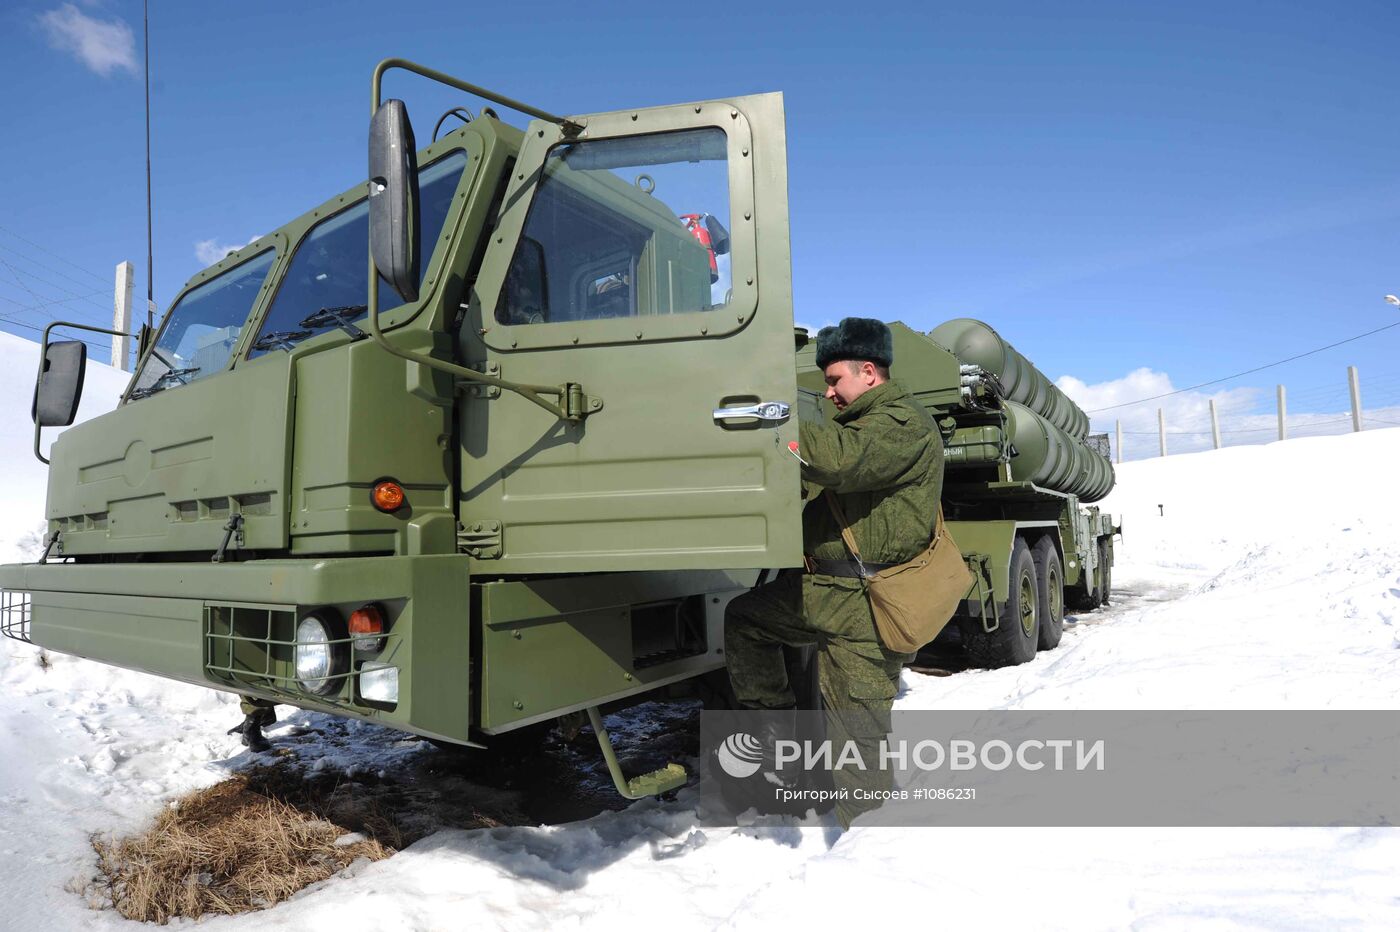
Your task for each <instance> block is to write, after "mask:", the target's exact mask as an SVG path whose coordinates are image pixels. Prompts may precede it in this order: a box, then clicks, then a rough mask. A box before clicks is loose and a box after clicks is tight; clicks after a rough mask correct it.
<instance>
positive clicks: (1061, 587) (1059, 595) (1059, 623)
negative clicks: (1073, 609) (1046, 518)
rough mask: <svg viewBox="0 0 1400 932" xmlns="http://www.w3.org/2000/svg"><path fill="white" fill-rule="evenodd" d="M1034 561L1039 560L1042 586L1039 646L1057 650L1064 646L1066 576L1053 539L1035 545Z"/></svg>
mask: <svg viewBox="0 0 1400 932" xmlns="http://www.w3.org/2000/svg"><path fill="white" fill-rule="evenodd" d="M1031 557H1032V558H1033V559H1034V560H1035V575H1036V581H1037V582H1038V583H1039V591H1038V592H1037V599H1038V601H1039V602H1040V606H1039V608H1040V634H1039V637H1038V641H1037V646H1038V647H1039V648H1040V649H1041V650H1054V649H1055V648H1056V647H1058V646H1059V644H1060V635H1061V634H1062V633H1063V632H1064V627H1065V572H1064V569H1063V568H1062V566H1061V563H1060V552H1059V550H1058V549H1057V548H1056V547H1055V541H1054V540H1053V539H1052V538H1051V537H1050V536H1049V535H1046V536H1044V537H1042V538H1041V539H1040V540H1038V541H1036V542H1035V546H1034V547H1032V548H1031Z"/></svg>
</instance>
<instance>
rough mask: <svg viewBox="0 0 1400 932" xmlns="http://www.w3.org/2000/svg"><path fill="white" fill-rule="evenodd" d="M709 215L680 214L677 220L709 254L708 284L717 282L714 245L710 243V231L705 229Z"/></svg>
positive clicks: (717, 273) (717, 268) (717, 265)
mask: <svg viewBox="0 0 1400 932" xmlns="http://www.w3.org/2000/svg"><path fill="white" fill-rule="evenodd" d="M709 216H710V215H709V214H681V215H680V217H679V218H678V219H679V220H680V222H681V223H683V224H685V228H686V230H688V231H689V232H690V235H691V236H693V237H695V240H696V242H698V243H699V244H700V245H701V246H704V247H705V251H706V252H708V253H709V254H710V284H712V285H713V284H714V283H715V282H717V281H719V263H718V262H716V261H715V247H714V243H712V242H711V241H710V231H709V229H708V228H707V227H706V224H705V221H706V220H707V219H708V218H709Z"/></svg>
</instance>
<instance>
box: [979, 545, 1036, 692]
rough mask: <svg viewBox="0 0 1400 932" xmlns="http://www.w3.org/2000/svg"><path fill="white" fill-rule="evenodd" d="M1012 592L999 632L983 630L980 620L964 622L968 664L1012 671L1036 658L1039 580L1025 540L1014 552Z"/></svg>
mask: <svg viewBox="0 0 1400 932" xmlns="http://www.w3.org/2000/svg"><path fill="white" fill-rule="evenodd" d="M1007 575H1008V576H1009V577H1010V578H1009V580H1008V582H1009V583H1010V592H1009V594H1008V596H1007V600H1006V608H1005V609H1004V610H1003V611H1002V613H1001V618H1000V621H999V622H998V624H997V626H996V629H995V630H994V631H991V632H987V631H984V630H982V621H981V619H980V618H972V619H964V620H963V622H962V624H961V631H962V637H963V646H964V648H965V649H966V650H967V657H968V660H970V661H971V662H972V664H973V665H974V666H979V667H989V668H996V667H1009V666H1014V665H1016V664H1019V663H1025V662H1026V661H1028V660H1031V659H1032V658H1034V657H1035V652H1036V649H1037V646H1038V645H1039V641H1040V580H1039V577H1038V576H1037V575H1036V571H1035V557H1034V556H1032V555H1031V548H1030V547H1029V546H1027V544H1026V542H1025V540H1024V539H1022V538H1020V537H1018V538H1016V543H1015V544H1014V545H1013V546H1012V548H1011V566H1010V570H1009V572H1008V574H1007Z"/></svg>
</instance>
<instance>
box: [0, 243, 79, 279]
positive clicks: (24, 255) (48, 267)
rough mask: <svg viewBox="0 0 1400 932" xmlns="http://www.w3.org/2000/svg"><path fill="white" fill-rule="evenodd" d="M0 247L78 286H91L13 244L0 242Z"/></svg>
mask: <svg viewBox="0 0 1400 932" xmlns="http://www.w3.org/2000/svg"><path fill="white" fill-rule="evenodd" d="M0 249H3V250H5V251H6V252H8V253H11V254H12V255H15V256H17V257H19V258H20V259H22V260H24V261H25V262H28V263H31V264H33V265H37V266H38V267H39V268H41V269H43V270H44V271H46V272H51V273H53V274H54V275H57V276H58V277H59V278H64V279H67V280H68V281H70V282H72V283H73V284H75V285H77V286H78V287H79V288H91V287H92V285H91V284H90V283H89V282H84V281H79V280H78V279H76V278H74V277H73V276H71V275H69V274H68V273H67V272H64V271H63V270H62V269H56V268H54V267H53V266H51V265H45V264H44V263H42V262H40V261H39V260H38V259H35V258H34V257H33V256H31V255H28V254H27V253H25V252H23V251H21V250H18V249H16V248H14V247H13V246H6V245H5V244H4V243H0ZM26 274H30V273H26ZM88 274H90V275H91V274H92V273H88ZM34 277H35V278H38V276H37V275H36V276H34ZM93 277H94V278H95V277H96V276H95V275H94V276H93ZM55 287H58V286H55Z"/></svg>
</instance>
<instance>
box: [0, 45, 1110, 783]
mask: <svg viewBox="0 0 1400 932" xmlns="http://www.w3.org/2000/svg"><path fill="white" fill-rule="evenodd" d="M392 69H401V70H405V71H409V72H414V73H417V74H419V75H422V76H424V77H427V78H429V79H432V80H435V81H439V82H441V83H443V84H446V85H448V86H450V87H453V88H456V89H459V90H461V91H465V92H467V93H471V94H474V95H476V96H479V97H481V98H484V99H486V100H489V101H491V102H492V103H494V104H497V105H499V106H502V107H508V108H511V109H514V110H516V111H519V112H523V113H525V114H526V115H528V116H530V117H531V118H532V119H531V120H530V122H529V123H528V125H527V126H526V127H525V128H524V129H523V130H522V129H518V128H515V127H513V126H511V125H508V124H507V123H505V122H503V121H502V120H500V119H499V118H498V117H497V116H496V114H495V113H494V112H493V111H492V110H491V109H490V108H489V107H488V108H486V109H485V110H483V111H482V113H481V114H480V115H478V116H476V117H474V118H471V119H470V120H469V121H467V122H465V123H464V125H460V126H457V127H454V128H452V129H451V130H450V131H449V132H448V133H447V134H446V135H444V136H443V137H442V138H441V139H434V141H432V143H431V144H430V145H428V146H426V147H425V148H422V149H421V150H419V149H418V148H417V146H416V143H415V141H414V139H413V135H412V131H411V129H410V124H409V122H408V119H407V114H406V112H405V110H404V108H403V105H402V103H401V102H399V101H395V100H390V101H387V102H385V103H384V104H383V105H382V106H381V105H380V89H381V83H382V78H383V75H384V74H385V73H386V72H388V71H390V70H392ZM371 103H372V108H371V112H372V120H371V132H370V173H369V177H370V182H369V184H368V185H367V186H366V185H357V186H356V187H355V188H353V189H351V190H349V191H346V192H345V193H343V194H340V195H337V196H335V197H332V198H331V199H330V200H328V201H326V202H324V203H322V204H320V205H319V206H317V207H315V208H314V209H312V210H311V211H309V212H307V213H306V214H303V215H302V216H301V217H298V218H297V219H295V220H293V221H291V222H290V223H287V224H286V225H284V226H282V227H281V228H279V229H277V230H275V231H274V232H272V233H269V234H267V235H266V236H263V237H260V238H259V239H257V240H255V241H254V242H252V243H250V244H249V245H247V246H245V247H244V248H242V249H240V250H239V251H238V252H236V253H233V254H231V255H229V256H228V257H226V258H225V259H223V260H222V261H220V262H218V263H216V264H215V265H213V266H212V267H210V268H208V269H206V270H204V271H203V272H200V273H199V274H198V275H196V276H195V277H194V278H193V279H191V280H190V282H189V283H188V284H187V285H186V286H185V288H184V289H183V290H182V291H181V293H180V294H179V295H178V296H177V297H176V299H175V301H174V302H173V304H172V305H171V308H170V310H169V311H168V312H167V314H166V315H165V317H164V319H163V321H162V322H161V324H160V326H159V328H158V329H157V330H155V331H154V332H143V334H142V340H141V352H140V357H139V362H138V364H137V367H136V372H135V375H134V377H133V379H132V381H131V383H130V385H129V386H128V388H127V390H126V392H125V394H124V396H123V398H122V399H121V402H120V404H119V405H118V407H117V408H116V410H114V411H112V412H110V413H108V414H106V415H103V416H101V417H97V418H94V419H92V420H90V421H87V422H85V423H83V424H81V425H78V426H75V427H72V428H71V429H69V430H67V431H66V432H64V433H63V434H62V435H61V436H59V437H58V438H57V439H56V440H55V442H54V443H53V445H52V449H51V451H50V455H51V459H52V462H51V466H50V474H49V488H48V500H47V510H46V516H47V519H48V524H49V537H48V547H47V549H46V551H45V553H44V556H43V557H42V558H41V559H40V560H39V561H38V562H36V563H33V564H22V565H10V566H5V567H0V589H3V592H2V593H0V622H2V623H3V628H4V632H5V633H6V634H8V635H10V636H12V637H18V638H20V639H23V640H28V641H31V642H33V643H35V644H38V645H41V646H43V647H45V648H48V649H51V650H55V651H61V652H66V653H71V654H76V655H79V656H83V657H88V658H91V659H94V660H99V661H102V662H106V663H112V664H116V665H119V666H123V667H129V668H132V669H136V670H143V671H146V672H149V673H154V674H157V675H160V676H166V677H171V678H174V679H178V680H182V681H185V682H189V683H195V684H199V685H204V686H210V687H214V688H221V689H226V690H230V691H235V692H239V693H243V694H247V695H254V696H260V697H263V698H267V699H271V700H274V701H277V702H280V703H288V704H292V705H296V706H300V707H302V708H307V709H316V710H321V711H325V712H331V713H335V714H339V715H345V716H353V717H356V718H361V719H365V720H370V721H375V722H379V723H382V724H385V725H389V726H392V727H395V728H400V729H404V730H406V731H410V732H414V733H417V734H420V735H424V736H427V737H431V738H434V739H438V740H442V741H448V742H455V743H464V744H465V743H474V742H478V741H489V740H490V739H491V738H492V737H493V736H498V735H503V734H505V733H508V732H511V731H515V730H518V729H522V728H524V727H526V726H530V725H533V724H537V723H544V722H549V721H552V720H553V719H555V718H557V717H559V716H562V715H565V714H569V713H576V712H580V711H586V712H587V713H588V714H589V716H590V718H591V719H592V721H593V723H594V725H595V728H596V730H597V732H598V737H599V742H600V744H601V745H602V750H603V752H604V754H605V756H606V757H607V759H608V763H609V766H610V769H611V772H612V774H613V777H614V779H615V782H616V783H617V785H618V788H619V790H620V791H621V792H623V793H624V794H625V795H628V796H637V795H643V794H648V793H656V792H662V791H665V790H667V789H669V788H672V787H674V786H677V785H679V783H680V782H682V781H683V780H684V779H685V775H684V772H683V771H682V770H680V769H679V768H678V767H674V766H673V767H671V768H668V769H665V770H662V771H658V772H657V773H654V774H649V775H646V776H643V777H638V778H634V779H632V780H630V781H629V780H627V779H625V778H624V777H623V775H622V774H621V771H620V770H619V768H618V766H617V762H616V759H615V758H614V757H613V755H612V751H611V747H610V745H609V743H608V739H607V734H606V732H605V731H604V730H603V729H602V726H601V717H600V716H599V714H598V711H597V710H598V708H599V706H600V705H602V704H605V703H612V702H617V701H621V700H627V699H629V698H630V697H635V696H639V695H642V694H644V693H652V692H655V691H657V690H665V689H668V688H670V687H672V686H673V685H675V684H680V683H682V682H685V681H689V680H694V679H696V678H699V677H703V676H705V675H707V674H713V673H715V671H718V670H720V669H721V668H722V667H723V664H724V656H723V631H722V626H723V616H724V609H725V605H726V604H727V602H728V600H729V599H730V598H732V597H733V596H734V595H736V594H737V593H739V592H742V591H744V589H745V588H747V587H748V586H751V585H753V584H754V582H755V580H756V579H757V578H759V574H760V573H761V572H762V571H765V570H770V569H773V568H781V567H795V566H798V565H800V563H801V553H802V540H801V522H800V502H799V500H798V496H797V492H796V490H797V489H798V488H799V487H800V482H799V477H798V464H797V461H796V460H795V459H794V458H793V457H792V456H791V455H790V454H789V451H788V443H789V442H791V441H794V440H796V439H797V425H796V420H795V418H794V417H793V414H794V413H795V412H793V411H792V410H791V406H792V404H793V403H795V402H796V401H797V397H798V388H797V373H796V368H795V367H794V366H793V365H792V364H791V362H790V360H791V358H792V356H791V354H792V353H793V347H794V328H793V312H792V303H791V281H790V257H789V241H788V204H787V155H786V148H785V146H786V141H785V128H784V115H783V105H782V97H781V95H778V94H767V95H759V96H750V97H740V98H734V99H729V100H718V101H706V102H702V103H687V104H682V105H677V106H669V107H656V108H650V109H639V110H627V111H620V112H615V113H598V114H588V115H579V116H572V117H561V116H557V115H554V114H550V113H547V112H545V111H542V110H539V109H537V108H533V107H530V106H528V105H526V104H523V103H521V102H519V101H515V100H511V99H509V98H506V97H503V96H501V95H499V94H495V93H493V92H491V91H489V90H486V89H485V88H481V87H478V86H476V85H472V84H469V83H467V82H464V81H461V80H458V79H456V78H453V77H451V76H448V75H445V74H442V73H440V72H436V71H432V70H431V69H427V68H424V67H422V66H419V65H416V64H413V63H411V62H406V61H403V60H399V59H390V60H388V61H385V62H383V63H381V64H380V66H379V67H378V68H377V69H376V70H375V73H374V76H373V82H372V101H371ZM439 125H441V121H439ZM367 272H368V278H367V274H366V273H367ZM367 285H368V287H367ZM381 307H382V312H381ZM55 326H58V324H55ZM900 339H901V348H900V350H899V351H900V352H901V353H903V352H905V350H904V349H903V344H904V343H905V342H907V341H908V340H909V339H915V340H921V339H922V338H919V337H917V335H913V334H907V333H905V332H904V331H901V334H900ZM924 343H927V341H924ZM921 345H922V344H921ZM928 345H929V346H930V347H931V346H932V344H928ZM949 358H950V359H951V357H949ZM902 359H903V357H901V360H902ZM784 360H789V361H788V362H784ZM82 365H83V350H82V344H80V343H74V342H56V343H50V342H49V340H48V334H47V333H46V334H45V341H44V349H43V354H42V363H41V367H40V374H39V379H38V384H37V386H36V393H35V452H36V454H38V455H40V457H41V458H43V454H42V452H41V446H40V443H39V431H40V429H41V428H42V427H45V426H62V425H67V424H70V423H71V422H72V419H73V412H74V411H75V409H76V404H77V399H78V396H79V395H80V393H81V388H82V384H81V373H82ZM941 371H942V370H940V372H941ZM939 377H940V378H941V377H942V375H940V376H939ZM959 386H961V376H957V377H956V378H955V387H954V390H953V394H954V395H957V396H958V398H962V394H961V393H962V388H961V387H959ZM982 391H983V389H981V388H976V389H974V390H973V394H972V396H971V397H972V398H973V399H974V401H973V402H969V403H968V404H966V405H964V408H965V409H966V410H965V411H964V410H963V409H960V408H958V405H957V403H956V402H957V399H955V398H953V397H951V396H949V397H944V395H946V394H947V393H946V392H944V393H943V394H942V395H940V394H939V393H938V392H937V391H932V390H931V394H929V403H936V404H942V405H944V406H945V407H947V409H948V410H949V411H951V412H952V413H951V414H950V415H949V416H951V417H953V418H955V419H956V418H961V417H970V418H974V419H975V418H976V417H979V416H985V417H991V415H990V414H988V413H987V412H986V411H981V409H980V408H979V407H978V402H976V399H979V398H989V397H990V396H987V395H982V394H978V393H979V392H982ZM934 396H937V398H935V397H934ZM921 397H922V396H921ZM989 405H990V409H991V410H995V408H996V405H995V404H991V403H990V402H989ZM979 411H981V414H980V415H979V413H978V412H979ZM959 412H961V413H959ZM969 423H971V422H969ZM959 429H961V428H959ZM968 429H972V428H971V427H969V428H968ZM955 436H956V435H955ZM1003 452H1005V451H1003ZM978 457H981V458H982V459H977V458H978ZM989 457H991V458H994V457H993V454H992V453H991V452H988V451H986V450H983V451H981V452H973V451H970V452H969V453H968V454H966V458H967V459H968V461H969V462H972V461H973V460H974V459H975V460H977V462H978V463H979V464H980V463H982V462H983V460H986V459H988V458H989ZM986 468H988V469H993V471H995V468H1000V467H992V466H987V467H986ZM967 475H968V477H969V479H972V478H973V477H974V476H975V477H976V481H977V482H981V477H980V474H978V473H975V472H969V473H968V474H967ZM1021 479H1022V477H1019V476H1017V477H1015V478H1014V479H1013V478H1012V477H1011V476H1010V475H1009V474H1008V475H1006V476H1003V480H1004V481H1005V482H1010V483H1012V484H1016V483H1017V482H1018V481H1020V480H1021ZM982 484H983V485H988V484H987V483H982ZM1020 484H1021V486H1022V492H1021V494H1022V496H1023V497H1024V496H1025V495H1030V494H1032V492H1033V491H1034V488H1035V486H1034V485H1033V484H1031V485H1029V486H1027V485H1026V483H1025V482H1021V483H1020ZM990 485H996V483H990ZM983 491H985V489H984V490H983ZM949 494H950V496H952V498H951V499H950V504H951V505H952V506H953V508H954V514H955V515H956V517H957V520H958V524H956V525H954V527H955V528H956V529H957V530H956V533H958V535H959V538H960V540H963V541H964V546H965V547H966V546H970V547H972V548H973V550H974V551H975V552H976V554H977V555H978V556H977V557H976V559H978V560H983V564H982V565H983V566H984V572H983V574H982V579H983V580H984V581H985V582H986V585H985V586H984V587H983V588H984V589H985V590H986V592H984V593H983V595H984V596H985V598H982V597H980V596H979V595H978V594H977V592H976V591H974V593H972V594H970V596H969V598H970V600H971V601H972V602H976V603H977V605H978V606H981V607H989V608H990V609H991V610H992V612H993V618H995V617H996V611H997V609H998V599H1000V600H1001V601H1003V602H1004V601H1005V600H1006V595H1005V587H1004V586H1003V587H1001V588H998V583H997V570H996V567H998V566H999V565H1000V563H1001V562H1005V561H1006V560H1007V559H1010V560H1011V562H1012V563H1016V561H1017V560H1018V559H1019V558H1018V557H1017V554H1018V553H1019V551H1017V550H1015V549H1014V548H1013V549H1012V550H1009V551H1008V553H1007V554H1002V555H998V554H996V553H994V552H993V550H994V548H995V547H997V546H1000V545H1001V544H1004V543H1006V541H1005V540H1004V539H1003V538H1004V537H1005V535H1002V536H1001V537H997V536H995V535H983V536H978V534H977V533H975V532H974V531H973V530H971V528H974V527H977V526H979V525H980V522H982V521H983V520H984V519H986V520H991V518H990V517H989V516H990V515H992V514H993V513H995V512H996V511H997V508H998V505H997V504H996V502H997V501H998V500H997V499H995V496H994V497H993V498H992V499H990V500H989V499H987V497H986V496H985V495H981V496H980V497H979V498H978V501H981V502H982V504H981V505H974V504H968V505H967V506H966V507H967V509H968V510H964V505H963V503H962V501H961V500H960V499H959V498H958V497H957V487H956V486H954V485H950V487H949ZM1010 494H1011V493H1010V492H1008V493H1007V495H1008V496H1010ZM1037 494H1039V493H1037ZM1046 494H1048V493H1046ZM1013 497H1014V496H1013ZM1013 497H1007V498H1006V499H1005V501H1006V502H1007V503H1009V502H1011V501H1012V500H1013ZM1018 501H1019V499H1018ZM1056 501H1060V499H1056ZM1005 507H1008V508H1009V507H1010V505H1009V504H1007V505H1006V506H1005ZM1047 507H1048V505H1047ZM978 509H981V510H978ZM1047 513H1048V512H1047ZM995 520H997V521H1003V523H1004V520H1005V519H1003V518H996V519H995ZM1047 520H1053V519H1047ZM1023 524H1025V522H1020V523H1018V527H1020V526H1021V525H1023ZM1045 528H1046V529H1044V530H1042V531H1040V532H1038V533H1040V534H1042V535H1044V536H1050V537H1053V536H1054V535H1053V534H1052V533H1050V531H1049V530H1048V525H1046V526H1045ZM1015 539H1016V540H1017V541H1021V540H1022V539H1023V538H1022V535H1021V532H1020V531H1019V530H1018V531H1017V532H1016V538H1015ZM1060 539H1063V535H1062V537H1061V538H1060ZM1076 540H1078V538H1076ZM1017 546H1019V544H1018V545H1017ZM1076 546H1077V544H1076ZM1061 552H1063V553H1065V554H1066V555H1068V554H1070V553H1078V551H1077V550H1075V549H1074V548H1073V547H1068V548H1067V549H1064V550H1062V551H1061ZM1017 565H1019V564H1017ZM1065 566H1066V569H1065V575H1066V579H1067V580H1070V579H1073V578H1079V576H1082V573H1083V570H1082V569H1081V567H1082V564H1081V565H1080V566H1075V565H1074V564H1072V563H1066V564H1065ZM1073 574H1078V575H1073ZM975 588H976V587H974V589H975ZM979 599H980V601H979ZM1015 604H1016V603H1013V607H1014V606H1015ZM979 610H981V609H980V608H979ZM976 614H977V613H976V612H970V613H969V617H972V616H973V615H976ZM978 617H981V616H980V615H979V616H978ZM988 624H989V628H990V630H991V631H993V632H995V631H996V630H999V629H998V628H997V626H996V623H995V621H994V620H993V621H992V622H989V623H988ZM1000 630H1004V629H1000Z"/></svg>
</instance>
